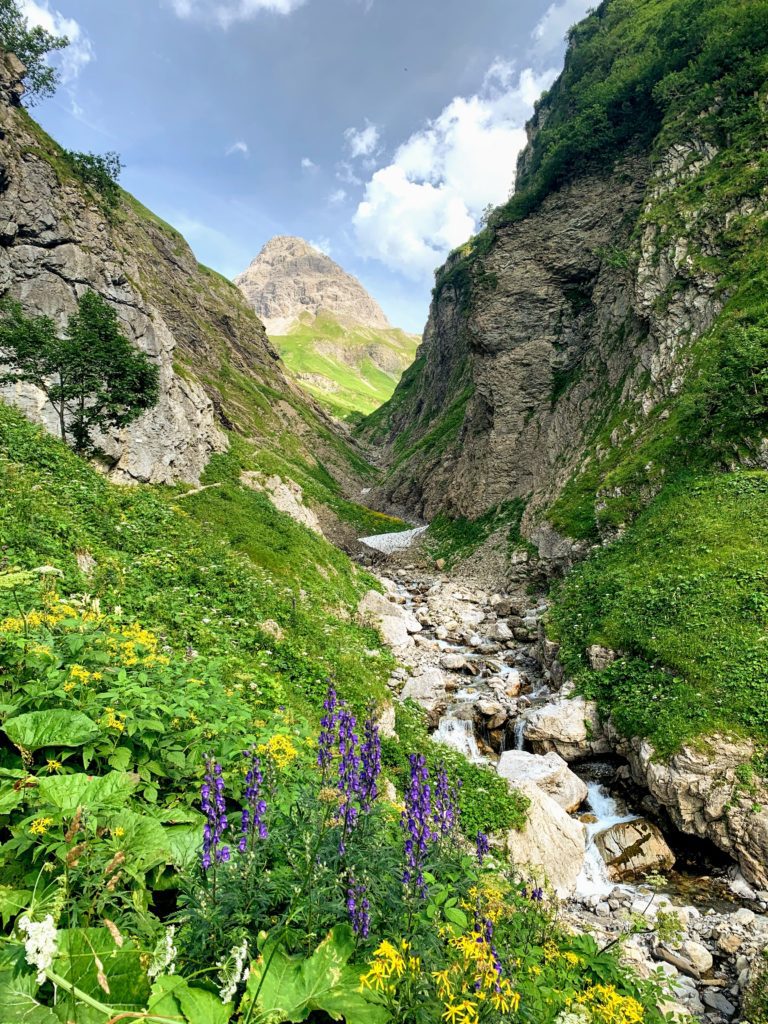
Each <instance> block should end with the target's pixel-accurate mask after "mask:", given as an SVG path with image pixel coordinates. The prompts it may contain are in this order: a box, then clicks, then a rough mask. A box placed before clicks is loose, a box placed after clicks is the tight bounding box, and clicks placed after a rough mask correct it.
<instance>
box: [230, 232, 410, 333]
mask: <svg viewBox="0 0 768 1024" xmlns="http://www.w3.org/2000/svg"><path fill="white" fill-rule="evenodd" d="M235 284H236V285H237V287H238V288H239V289H240V290H241V291H242V293H243V295H245V297H246V299H247V301H248V303H249V304H250V305H251V306H252V308H253V309H254V310H255V311H256V313H257V314H258V316H259V317H260V318H261V319H262V321H263V322H264V326H265V327H266V329H267V333H268V334H278V335H282V334H285V333H286V330H287V328H288V327H290V325H291V324H292V323H294V322H295V321H296V320H297V319H298V318H299V317H300V316H301V314H302V313H311V314H313V315H315V316H316V315H317V314H318V313H320V312H325V313H330V314H331V315H332V316H335V317H340V318H342V319H346V320H349V321H351V322H352V323H355V324H358V325H360V326H361V327H378V328H382V329H386V328H388V327H389V326H390V325H389V321H388V320H387V318H386V316H384V313H383V311H382V310H381V308H380V307H379V305H378V303H377V302H375V300H374V299H372V298H371V296H370V295H369V294H368V292H367V291H366V290H365V288H363V286H362V285H361V284H360V282H359V281H358V280H357V279H356V278H354V277H352V275H351V274H348V273H347V272H346V271H345V270H343V269H342V268H341V267H340V266H339V265H338V263H336V262H335V261H334V260H332V259H331V258H330V256H326V255H325V253H322V252H320V250H319V249H316V248H315V247H314V246H312V245H310V244H309V243H308V242H305V241H304V239H303V238H294V237H292V236H290V235H277V236H276V237H275V238H271V239H270V240H269V241H268V242H267V243H266V245H265V246H264V248H263V249H262V250H261V252H260V253H259V255H258V256H257V257H256V259H255V260H254V261H253V262H252V263H251V265H250V266H249V267H248V269H247V270H244V271H243V273H242V274H239V275H238V276H237V277H236V278H235Z"/></svg>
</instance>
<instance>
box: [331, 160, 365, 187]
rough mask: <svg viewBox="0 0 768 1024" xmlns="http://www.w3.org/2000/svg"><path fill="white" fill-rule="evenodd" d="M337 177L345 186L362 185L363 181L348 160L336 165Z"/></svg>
mask: <svg viewBox="0 0 768 1024" xmlns="http://www.w3.org/2000/svg"><path fill="white" fill-rule="evenodd" d="M336 177H337V178H338V179H339V181H341V182H343V183H344V184H345V185H362V184H363V182H362V179H361V178H359V177H358V176H357V174H356V173H355V168H354V167H353V166H352V164H351V163H350V162H349V161H348V160H342V161H341V163H339V164H337V165H336Z"/></svg>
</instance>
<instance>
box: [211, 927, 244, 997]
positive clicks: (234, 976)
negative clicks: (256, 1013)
mask: <svg viewBox="0 0 768 1024" xmlns="http://www.w3.org/2000/svg"><path fill="white" fill-rule="evenodd" d="M247 961H248V942H247V940H246V939H243V941H242V942H241V943H240V945H239V946H233V947H232V949H231V950H230V951H229V956H228V957H227V959H226V960H223V961H220V962H219V963H218V964H217V965H216V966H217V967H218V968H219V981H220V982H221V988H220V989H219V997H220V998H221V1001H222V1003H228V1002H229V1001H230V999H232V997H233V996H234V994H235V992H237V986H238V985H239V984H240V982H241V981H243V980H244V979H245V976H246V974H247V973H248V964H247Z"/></svg>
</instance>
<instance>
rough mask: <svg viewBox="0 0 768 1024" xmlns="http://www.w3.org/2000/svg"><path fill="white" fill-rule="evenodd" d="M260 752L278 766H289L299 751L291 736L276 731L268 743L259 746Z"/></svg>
mask: <svg viewBox="0 0 768 1024" xmlns="http://www.w3.org/2000/svg"><path fill="white" fill-rule="evenodd" d="M258 752H259V754H262V755H266V756H267V757H269V758H270V760H271V761H272V763H273V764H274V765H275V767H276V768H281V769H282V768H287V767H288V765H289V764H291V762H292V761H294V760H295V759H296V758H297V757H298V751H297V750H296V747H294V745H293V741H292V740H291V738H290V736H285V735H284V734H283V733H279V732H278V733H275V735H274V736H271V737H270V738H269V739H268V740H267V742H266V743H262V744H261V745H260V746H259V747H258Z"/></svg>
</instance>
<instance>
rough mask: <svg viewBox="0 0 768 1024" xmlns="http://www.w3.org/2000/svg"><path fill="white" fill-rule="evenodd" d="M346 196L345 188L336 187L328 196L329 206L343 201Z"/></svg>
mask: <svg viewBox="0 0 768 1024" xmlns="http://www.w3.org/2000/svg"><path fill="white" fill-rule="evenodd" d="M346 198H347V190H346V189H345V188H337V189H336V191H335V192H331V194H330V195H329V196H328V202H329V203H330V204H331V206H338V205H339V203H343V202H344V200H345V199H346Z"/></svg>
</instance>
